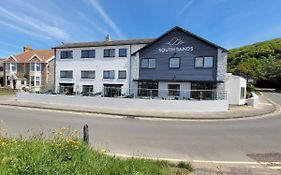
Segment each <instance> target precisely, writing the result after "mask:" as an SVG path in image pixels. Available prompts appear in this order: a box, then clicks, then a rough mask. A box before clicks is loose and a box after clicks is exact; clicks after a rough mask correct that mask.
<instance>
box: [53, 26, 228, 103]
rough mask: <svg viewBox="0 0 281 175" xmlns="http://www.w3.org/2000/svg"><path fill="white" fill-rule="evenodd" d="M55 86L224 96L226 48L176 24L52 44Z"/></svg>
mask: <svg viewBox="0 0 281 175" xmlns="http://www.w3.org/2000/svg"><path fill="white" fill-rule="evenodd" d="M53 49H55V52H56V59H55V61H56V63H55V65H56V66H55V67H56V73H55V87H56V88H55V89H56V92H60V93H65V94H73V93H76V94H80V93H82V94H88V93H91V94H94V95H95V94H103V95H104V96H110V97H111V96H124V94H126V95H128V96H130V97H133V96H134V97H137V98H159V99H190V100H191V99H199V100H221V99H225V98H226V92H225V76H226V64H227V50H226V49H224V48H223V47H220V46H218V45H216V44H214V43H212V42H210V41H208V40H206V39H203V38H201V37H199V36H197V35H195V34H193V33H191V32H188V31H186V30H184V29H182V28H180V27H174V28H172V29H171V30H169V31H168V32H166V33H165V34H163V35H161V36H160V37H158V38H156V39H136V40H110V38H109V37H106V40H105V41H100V42H87V43H66V44H62V45H60V46H57V47H55V48H53Z"/></svg>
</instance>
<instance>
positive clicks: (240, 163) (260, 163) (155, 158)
mask: <svg viewBox="0 0 281 175" xmlns="http://www.w3.org/2000/svg"><path fill="white" fill-rule="evenodd" d="M105 154H107V155H109V156H117V157H123V158H140V159H152V160H165V161H169V162H181V161H183V162H194V163H206V164H210V163H212V164H232V165H234V164H236V165H281V162H250V161H217V160H187V159H172V158H161V157H146V156H136V155H133V156H132V155H129V154H118V153H109V152H106V153H105ZM275 167H277V166H275ZM278 167H279V168H280V166H278ZM276 169H277V168H276Z"/></svg>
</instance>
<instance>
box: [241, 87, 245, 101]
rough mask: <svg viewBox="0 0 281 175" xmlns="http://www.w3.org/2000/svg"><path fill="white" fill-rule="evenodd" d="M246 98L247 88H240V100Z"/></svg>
mask: <svg viewBox="0 0 281 175" xmlns="http://www.w3.org/2000/svg"><path fill="white" fill-rule="evenodd" d="M245 97H246V87H240V100H243V99H244V98H245Z"/></svg>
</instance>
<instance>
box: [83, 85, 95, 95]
mask: <svg viewBox="0 0 281 175" xmlns="http://www.w3.org/2000/svg"><path fill="white" fill-rule="evenodd" d="M82 89H83V92H82V94H83V95H91V94H92V93H93V92H94V86H93V85H83V86H82Z"/></svg>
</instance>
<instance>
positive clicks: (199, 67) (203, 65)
mask: <svg viewBox="0 0 281 175" xmlns="http://www.w3.org/2000/svg"><path fill="white" fill-rule="evenodd" d="M198 58H203V62H202V66H196V60H197V59H198ZM206 58H212V67H206V66H205V59H206ZM214 61H215V57H214V56H196V57H195V58H194V68H195V69H213V68H214Z"/></svg>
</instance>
